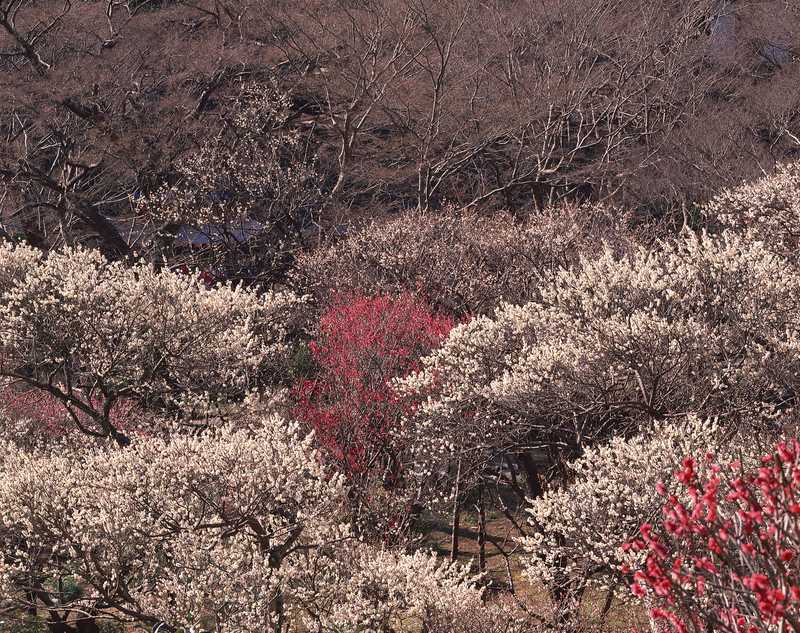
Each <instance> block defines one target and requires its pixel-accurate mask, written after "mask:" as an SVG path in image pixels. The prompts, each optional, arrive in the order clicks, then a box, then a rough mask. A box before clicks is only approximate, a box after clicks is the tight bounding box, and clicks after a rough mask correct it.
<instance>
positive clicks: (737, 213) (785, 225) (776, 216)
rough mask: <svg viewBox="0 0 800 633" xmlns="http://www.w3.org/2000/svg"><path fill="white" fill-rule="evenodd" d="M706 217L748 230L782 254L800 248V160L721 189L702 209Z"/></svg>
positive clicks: (793, 256) (790, 255)
mask: <svg viewBox="0 0 800 633" xmlns="http://www.w3.org/2000/svg"><path fill="white" fill-rule="evenodd" d="M702 212H703V215H704V216H705V218H706V220H707V221H708V222H710V223H712V224H714V223H716V224H719V225H721V226H722V227H725V228H730V229H735V230H742V229H744V230H747V231H750V232H751V234H752V235H754V236H755V237H757V238H758V239H761V240H764V241H765V242H768V243H769V244H770V247H771V248H774V249H777V250H778V251H779V252H780V253H781V254H783V255H785V256H786V257H788V258H791V259H797V252H798V248H800V162H795V163H788V164H784V165H779V166H778V167H777V169H776V170H775V172H774V173H773V174H771V175H769V176H766V177H764V178H760V179H758V180H755V181H753V182H749V183H745V184H743V185H740V186H738V187H734V188H732V189H726V190H723V191H722V192H720V193H719V194H718V195H717V196H716V197H715V198H714V199H713V200H711V201H710V202H709V203H708V204H706V205H705V206H704V207H703V209H702Z"/></svg>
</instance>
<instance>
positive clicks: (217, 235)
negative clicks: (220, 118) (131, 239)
mask: <svg viewBox="0 0 800 633" xmlns="http://www.w3.org/2000/svg"><path fill="white" fill-rule="evenodd" d="M292 116H293V112H292V111H291V99H290V97H289V96H288V95H287V94H285V93H284V92H282V91H281V90H280V89H279V88H278V87H277V86H276V85H274V84H272V83H263V84H258V83H247V84H244V85H243V86H242V87H241V91H240V94H239V95H238V96H237V97H236V98H235V99H234V100H233V103H232V104H231V106H230V111H229V113H228V116H225V117H224V120H225V125H224V126H222V127H221V128H220V129H218V130H214V132H213V133H211V134H209V135H208V138H207V139H206V142H205V143H203V144H202V145H201V146H200V147H199V148H198V149H197V150H196V151H195V152H193V153H190V154H188V155H186V156H185V157H182V158H180V159H178V160H177V161H176V164H175V170H174V171H175V173H174V178H173V180H172V181H171V182H165V183H163V184H162V185H161V186H160V187H158V188H156V189H155V190H153V191H151V192H149V193H148V195H146V196H143V197H142V198H140V199H139V200H138V201H137V203H136V208H137V211H138V213H139V214H140V215H141V216H142V217H143V218H145V219H146V220H148V221H149V222H151V223H152V224H153V225H154V226H157V227H167V226H171V227H173V228H175V227H183V229H184V233H186V235H184V236H183V238H182V239H179V240H177V241H175V240H169V239H164V238H166V237H168V236H167V235H166V231H158V232H153V234H149V235H146V236H145V238H146V239H145V244H144V246H145V247H146V248H147V249H148V250H149V252H150V254H151V256H152V257H156V258H157V259H159V260H160V259H162V258H166V259H167V260H170V261H173V262H185V263H186V262H188V263H189V265H190V266H191V267H192V268H202V269H207V268H208V267H213V268H214V269H215V270H217V269H219V270H220V271H221V272H222V273H224V275H223V276H224V277H226V278H228V279H236V280H241V281H245V282H248V283H252V282H256V281H261V282H265V283H267V284H270V283H272V282H274V281H276V280H277V279H280V278H282V277H283V275H284V274H285V272H286V269H287V268H288V267H289V265H290V262H291V259H292V258H291V256H290V254H289V252H290V251H291V250H293V249H294V248H296V247H297V246H298V245H299V242H300V241H301V233H302V231H303V229H305V228H306V225H307V224H308V223H309V221H310V220H311V213H312V212H313V211H314V210H316V209H317V208H318V207H319V204H320V199H321V195H322V194H321V191H320V187H319V185H320V176H319V175H318V174H317V171H316V164H315V163H316V161H315V159H314V158H313V157H311V156H309V155H308V147H307V141H306V140H305V139H303V138H302V136H301V134H300V131H299V130H298V129H297V128H296V127H295V126H294V125H293V124H292V123H291V120H292ZM175 230H177V229H175ZM195 238H199V239H200V242H201V243H199V244H194V242H193V240H194V239H195ZM186 239H188V240H189V241H190V243H191V244H192V245H193V246H194V245H196V246H198V248H197V249H194V248H193V249H191V250H190V251H188V252H187V249H186V248H185V245H184V244H182V242H183V241H184V240H186ZM182 246H183V248H181V247H182Z"/></svg>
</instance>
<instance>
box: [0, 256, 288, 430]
mask: <svg viewBox="0 0 800 633" xmlns="http://www.w3.org/2000/svg"><path fill="white" fill-rule="evenodd" d="M0 262H2V263H0V266H1V267H2V271H3V272H2V273H0V274H2V275H3V278H2V286H0V375H2V376H3V377H4V378H5V380H6V381H7V383H8V382H11V383H13V384H14V385H16V386H17V387H19V388H25V389H30V388H33V389H38V390H40V391H43V392H45V393H46V394H47V395H48V396H49V397H50V398H51V399H54V400H56V401H58V402H59V403H60V404H61V405H62V406H63V407H64V410H65V412H66V413H67V415H68V417H69V419H70V420H71V421H72V422H73V423H74V425H75V426H77V427H79V428H80V429H81V430H82V431H84V432H86V433H91V434H99V435H103V436H115V437H119V436H118V432H119V429H117V428H115V426H114V424H115V419H118V416H116V417H115V414H116V411H117V409H118V407H119V406H120V405H122V404H123V403H124V402H128V403H131V402H137V403H140V404H142V405H143V406H145V407H149V408H152V409H154V410H158V411H160V412H162V413H169V412H170V411H177V409H175V407H181V408H182V414H181V415H183V416H191V415H192V410H193V409H196V410H198V411H202V410H205V409H207V407H208V406H209V405H210V404H219V403H224V402H225V401H226V400H228V399H231V398H233V399H235V398H237V397H241V396H242V395H243V394H245V393H246V392H247V391H248V390H249V389H252V388H255V387H257V386H258V384H259V383H263V382H264V381H269V380H270V379H274V378H275V377H276V376H277V375H278V374H280V372H281V371H282V367H283V364H284V362H285V358H286V355H287V353H288V349H289V348H288V344H287V335H288V334H289V332H290V331H291V329H292V328H294V327H295V326H296V325H297V324H298V323H299V320H298V319H299V315H300V314H301V307H302V301H301V299H300V298H298V297H297V296H295V295H293V294H290V293H286V292H278V293H273V294H267V295H257V294H255V293H253V292H250V291H246V290H244V289H242V288H234V287H231V286H224V285H223V286H219V287H216V288H214V289H212V290H208V289H206V287H205V285H204V284H203V283H202V282H201V281H200V280H198V279H197V278H195V277H192V276H188V275H177V274H173V273H171V272H168V271H158V270H156V269H154V268H152V267H150V266H147V265H135V266H131V267H129V266H126V265H125V264H123V263H121V262H116V263H111V262H108V261H107V260H106V259H105V258H104V257H103V256H102V255H101V254H99V253H97V252H96V251H89V250H83V249H75V250H65V251H59V252H53V253H50V254H49V255H47V256H44V255H43V254H41V253H37V252H36V251H34V250H33V249H30V248H28V247H24V246H10V245H8V244H0ZM126 406H129V405H126Z"/></svg>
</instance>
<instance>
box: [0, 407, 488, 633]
mask: <svg viewBox="0 0 800 633" xmlns="http://www.w3.org/2000/svg"><path fill="white" fill-rule="evenodd" d="M109 446H110V445H109ZM345 496H346V491H345V489H344V487H343V482H342V479H341V477H337V476H333V475H331V474H330V473H326V472H324V471H323V469H322V467H321V466H320V460H319V458H318V456H317V455H316V454H315V452H314V450H313V446H312V438H311V437H310V436H309V437H305V438H304V437H302V436H301V435H300V434H299V432H298V428H297V426H296V425H294V424H291V423H287V422H286V421H284V420H283V419H281V418H279V417H277V416H272V417H269V418H266V419H263V420H258V421H256V422H255V423H254V424H253V425H252V426H251V428H249V429H244V428H238V429H234V428H231V427H223V428H220V429H217V430H216V431H214V432H209V433H206V434H203V435H202V436H201V437H189V436H175V437H173V438H172V439H170V440H163V439H157V438H152V437H144V436H137V437H135V439H134V441H133V443H132V444H131V445H130V446H129V447H127V448H125V449H114V448H113V447H95V448H92V449H90V450H87V449H86V448H85V447H84V449H83V450H78V449H74V450H65V449H64V448H63V447H62V448H61V449H60V450H58V451H55V450H41V451H33V452H30V451H25V450H20V449H18V448H17V447H16V446H14V445H12V444H10V443H5V444H3V445H2V446H0V542H1V543H2V550H3V552H4V558H3V561H2V562H0V603H8V604H11V605H19V606H24V605H25V604H26V603H27V600H28V596H29V595H30V594H29V590H31V589H32V590H34V591H49V592H50V593H51V594H52V597H53V598H54V599H55V600H56V608H72V609H83V610H84V611H85V612H99V613H101V614H102V615H104V616H106V617H111V618H117V619H122V620H126V621H132V622H138V623H140V624H149V625H153V624H157V623H159V622H164V623H166V624H167V625H169V626H170V627H174V628H175V629H178V630H189V629H191V628H194V630H225V631H229V632H231V633H239V632H241V633H255V632H256V631H264V630H277V629H276V624H277V623H278V622H279V621H286V619H287V618H297V620H296V621H298V622H299V621H303V622H305V623H306V626H307V627H308V630H320V631H323V630H324V631H345V630H346V631H350V630H355V628H349V627H360V628H358V630H363V631H370V632H371V631H375V632H376V633H378V632H379V631H384V630H386V629H385V625H386V623H388V622H395V621H397V620H399V619H404V618H417V619H420V618H423V617H425V615H426V610H428V609H432V608H434V606H436V605H441V606H442V608H444V607H446V606H447V605H451V606H452V605H455V604H458V603H464V604H473V605H475V604H477V603H479V602H480V597H481V592H480V591H479V590H478V589H476V588H474V587H473V581H472V580H470V579H469V578H468V576H467V571H466V569H464V568H462V567H459V566H454V565H449V564H440V563H439V562H437V561H436V559H435V557H433V556H429V555H425V554H421V553H418V554H415V555H400V554H393V553H389V552H382V551H374V550H371V549H369V548H368V547H367V546H365V545H362V544H360V543H358V542H356V541H355V540H354V539H353V538H352V536H351V535H350V532H349V529H348V527H347V526H346V525H345V524H342V523H340V521H339V519H338V517H341V516H345V515H346V512H345V508H344V504H345V503H346V499H345ZM59 579H70V580H72V581H73V582H74V583H76V584H78V585H79V586H80V587H81V588H82V592H81V595H80V596H78V597H73V598H67V597H66V596H61V595H59V594H58V593H57V591H56V590H54V588H53V587H54V586H55V585H54V583H56V581H57V580H59Z"/></svg>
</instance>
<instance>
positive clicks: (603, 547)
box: [522, 416, 758, 587]
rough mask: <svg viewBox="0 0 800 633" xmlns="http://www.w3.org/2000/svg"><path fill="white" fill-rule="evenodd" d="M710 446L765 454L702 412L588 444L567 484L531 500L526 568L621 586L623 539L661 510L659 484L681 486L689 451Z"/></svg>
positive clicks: (721, 453) (722, 454)
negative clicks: (678, 473)
mask: <svg viewBox="0 0 800 633" xmlns="http://www.w3.org/2000/svg"><path fill="white" fill-rule="evenodd" d="M709 452H710V453H713V454H714V455H715V457H716V458H717V459H719V460H722V461H730V460H731V459H740V460H742V459H744V460H745V461H752V460H755V457H756V456H757V454H758V450H757V447H756V446H754V445H753V443H752V442H751V443H750V444H747V443H746V442H743V441H742V438H731V437H726V436H725V435H724V434H723V433H721V432H720V429H719V428H718V427H717V425H716V423H715V422H713V421H709V420H705V421H704V420H701V419H699V418H697V417H695V416H689V417H687V418H683V419H678V420H675V421H672V422H669V423H666V422H660V423H656V424H654V425H653V426H652V427H649V428H647V429H644V430H643V431H642V433H641V434H639V435H636V436H634V437H632V438H629V439H626V438H624V437H620V436H618V437H615V438H613V439H612V440H611V441H609V442H608V443H605V444H602V445H599V446H597V447H593V448H588V449H586V451H585V452H584V454H583V455H582V456H581V457H580V458H579V459H577V460H575V461H573V462H571V463H570V464H569V465H568V470H569V480H570V483H569V484H568V485H567V486H564V487H562V488H559V489H557V490H551V491H548V492H547V493H545V494H544V495H543V496H542V497H540V498H538V499H534V500H532V501H531V502H530V506H529V508H528V512H529V513H530V515H531V517H530V521H531V524H532V526H533V533H532V535H531V536H529V537H527V538H525V539H522V545H523V549H524V550H525V554H526V569H525V571H526V574H527V575H528V576H529V577H530V578H531V580H534V581H544V582H548V583H550V582H553V581H554V580H559V581H561V580H562V578H563V576H566V577H568V578H571V579H573V580H575V581H578V582H579V581H581V580H582V579H585V578H586V579H593V580H594V581H595V582H598V583H600V584H603V585H605V586H609V587H610V586H614V585H615V584H616V583H617V582H619V580H620V578H621V576H622V574H621V567H622V564H623V562H625V560H626V555H625V553H624V552H623V551H622V549H621V546H622V545H623V544H624V543H625V542H627V541H628V540H630V539H632V538H633V537H635V536H637V535H638V530H639V526H640V525H642V523H645V522H647V521H648V520H652V519H653V518H654V517H656V516H657V515H658V514H659V513H660V511H661V507H662V505H663V503H664V500H663V498H661V497H659V496H658V495H657V494H656V492H655V491H656V487H657V485H658V484H659V483H663V484H664V485H665V486H666V490H668V491H674V490H675V488H676V486H675V480H674V477H673V473H674V472H675V471H676V470H679V469H680V464H681V461H682V460H683V458H684V457H687V456H695V457H697V456H703V455H705V454H706V453H709ZM701 465H702V464H701Z"/></svg>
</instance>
